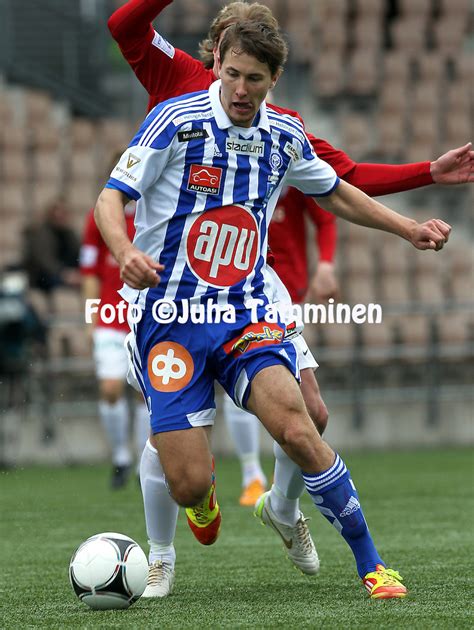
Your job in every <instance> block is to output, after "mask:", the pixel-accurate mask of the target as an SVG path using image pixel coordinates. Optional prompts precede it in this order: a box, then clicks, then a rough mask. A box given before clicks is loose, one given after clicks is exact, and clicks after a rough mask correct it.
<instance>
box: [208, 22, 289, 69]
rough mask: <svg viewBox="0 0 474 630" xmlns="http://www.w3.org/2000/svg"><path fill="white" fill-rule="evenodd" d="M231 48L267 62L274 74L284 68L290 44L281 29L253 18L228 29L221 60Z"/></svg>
mask: <svg viewBox="0 0 474 630" xmlns="http://www.w3.org/2000/svg"><path fill="white" fill-rule="evenodd" d="M230 49H232V51H233V52H235V53H236V54H241V53H245V54H247V55H249V56H251V57H255V58H256V59H258V60H259V61H260V62H261V63H265V64H267V65H268V67H269V68H270V72H271V74H272V76H274V75H275V74H276V73H277V72H278V71H281V70H283V66H284V65H285V61H286V58H287V57H288V46H287V45H286V42H285V40H284V39H283V37H282V35H281V33H280V31H279V30H278V29H274V28H270V27H268V26H265V25H263V24H258V23H256V22H253V21H251V20H245V21H243V22H236V23H235V24H231V25H230V26H229V28H228V29H227V30H226V32H225V33H224V37H223V38H222V41H221V43H220V46H219V55H220V58H221V61H223V60H224V58H225V56H226V53H227V51H229V50H230Z"/></svg>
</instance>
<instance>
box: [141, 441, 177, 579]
mask: <svg viewBox="0 0 474 630" xmlns="http://www.w3.org/2000/svg"><path fill="white" fill-rule="evenodd" d="M140 485H141V489H142V496H143V507H144V509H145V522H146V533H147V535H148V543H149V545H150V553H149V555H148V560H149V562H150V564H151V563H152V562H155V560H162V561H163V562H167V563H168V564H171V565H172V566H173V567H174V563H175V560H176V552H175V550H174V546H173V541H174V537H175V533H176V523H177V521H178V513H179V506H178V504H177V503H176V501H174V500H173V499H172V498H171V496H170V493H169V492H168V487H167V485H166V480H165V475H164V473H163V468H162V467H161V463H160V458H159V456H158V453H157V451H156V449H155V448H153V446H152V445H151V444H150V442H149V441H147V443H146V444H145V448H144V449H143V453H142V458H141V462H140Z"/></svg>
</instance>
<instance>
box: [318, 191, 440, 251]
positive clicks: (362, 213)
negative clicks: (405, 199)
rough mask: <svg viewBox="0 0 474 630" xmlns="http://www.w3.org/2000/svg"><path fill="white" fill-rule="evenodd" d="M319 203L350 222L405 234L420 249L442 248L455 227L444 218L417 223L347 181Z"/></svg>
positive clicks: (320, 198) (402, 235)
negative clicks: (442, 219) (452, 227)
mask: <svg viewBox="0 0 474 630" xmlns="http://www.w3.org/2000/svg"><path fill="white" fill-rule="evenodd" d="M318 203H319V204H320V205H321V206H322V207H323V208H325V209H326V210H328V211H329V212H333V213H334V214H336V215H337V216H338V217H341V218H342V219H345V220H346V221H351V222H352V223H357V224H358V225H363V226H365V227H370V228H375V229H378V230H384V231H385V232H391V233H393V234H396V235H398V236H401V237H402V238H404V239H406V240H407V241H410V243H412V245H414V247H416V248H417V249H434V250H436V251H438V250H440V249H442V247H443V245H444V244H445V243H446V242H447V240H448V238H449V234H450V232H451V226H450V225H448V224H447V223H445V222H444V221H441V220H440V219H431V220H429V221H425V223H421V224H420V223H417V221H415V220H413V219H409V218H407V217H404V216H402V215H401V214H398V213H397V212H395V211H393V210H391V209H390V208H387V207H386V206H384V205H382V204H381V203H379V202H378V201H375V199H371V198H370V197H368V196H367V195H366V194H365V193H363V192H362V191H360V190H359V189H357V188H355V187H354V186H351V185H350V184H348V183H347V182H344V181H340V182H339V185H338V186H337V187H336V188H335V189H334V191H333V192H332V193H331V194H330V195H328V196H326V197H319V198H318Z"/></svg>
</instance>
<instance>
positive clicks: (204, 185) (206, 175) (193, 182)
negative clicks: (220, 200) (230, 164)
mask: <svg viewBox="0 0 474 630" xmlns="http://www.w3.org/2000/svg"><path fill="white" fill-rule="evenodd" d="M221 179H222V169H221V168H217V167H216V166H203V165H202V164H191V169H190V171H189V178H188V190H193V191H194V192H203V193H207V194H208V195H218V194H219V190H220V187H221Z"/></svg>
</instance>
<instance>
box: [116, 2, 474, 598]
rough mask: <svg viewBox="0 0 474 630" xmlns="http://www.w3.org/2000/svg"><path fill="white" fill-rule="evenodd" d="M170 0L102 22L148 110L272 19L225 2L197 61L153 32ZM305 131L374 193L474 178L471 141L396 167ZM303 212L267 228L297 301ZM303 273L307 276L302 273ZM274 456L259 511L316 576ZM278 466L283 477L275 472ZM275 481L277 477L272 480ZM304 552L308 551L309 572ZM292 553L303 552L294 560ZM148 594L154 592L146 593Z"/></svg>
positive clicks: (304, 531) (314, 401)
mask: <svg viewBox="0 0 474 630" xmlns="http://www.w3.org/2000/svg"><path fill="white" fill-rule="evenodd" d="M171 2H172V0H130V1H129V2H128V3H126V4H125V5H124V6H122V7H121V8H120V9H118V10H117V11H116V12H115V13H114V14H113V15H112V16H111V17H110V19H109V22H108V25H109V28H110V31H111V33H112V36H113V37H114V39H115V40H116V41H117V43H118V44H119V46H120V49H121V51H122V53H123V55H124V57H125V59H126V60H127V61H128V63H129V64H130V65H131V67H132V69H133V71H134V72H135V74H136V76H137V77H138V79H139V80H140V81H141V83H142V84H143V86H144V87H145V89H146V90H147V92H148V94H149V96H150V98H149V109H151V108H152V107H153V106H154V105H156V104H157V103H159V102H162V101H163V100H166V99H168V98H171V97H173V96H177V95H180V94H183V93H186V92H193V91H198V90H204V89H207V88H208V87H209V85H210V84H211V83H212V82H214V81H215V80H216V78H217V76H216V75H217V72H216V62H217V46H218V43H219V41H220V38H221V36H222V34H223V32H224V31H225V29H226V28H227V27H228V26H229V25H230V24H232V23H234V22H236V21H238V20H240V19H255V20H257V21H260V22H263V23H266V22H267V21H268V20H273V23H274V24H277V23H276V20H275V19H274V18H273V16H272V14H271V12H270V11H269V9H268V8H267V7H265V6H263V5H258V4H257V3H254V4H252V5H249V4H247V3H245V2H234V3H232V4H229V5H227V6H226V7H224V8H223V9H222V10H221V11H220V12H219V14H218V16H217V17H216V19H215V20H214V22H213V23H212V25H211V29H210V32H209V36H208V38H207V39H206V40H204V41H203V42H202V44H201V50H200V52H201V59H202V61H198V60H196V59H194V58H193V57H191V56H190V55H188V54H187V53H185V52H183V51H181V50H179V49H175V48H174V47H173V46H172V45H171V44H170V43H169V42H167V41H166V40H165V39H164V38H163V37H162V36H161V35H160V34H159V33H157V32H156V31H155V30H154V28H153V26H152V24H151V22H152V20H154V19H155V18H156V17H157V15H158V14H159V13H160V12H161V11H162V10H163V9H164V8H165V7H166V6H167V5H169V4H170V3H171ZM271 107H273V108H274V109H275V110H277V111H279V112H285V113H291V114H293V115H296V116H298V114H297V113H296V112H291V111H290V110H287V109H283V108H280V107H277V106H276V105H271ZM307 135H308V137H309V139H310V141H311V144H312V145H313V148H314V149H315V151H316V153H317V154H318V156H319V157H320V158H322V159H323V160H325V161H326V162H328V163H329V164H331V166H332V167H333V168H334V169H335V170H336V172H337V174H338V175H339V176H340V177H341V178H343V179H345V180H346V181H348V182H350V183H351V184H353V185H354V186H357V187H358V188H360V189H361V190H363V191H364V192H366V193H367V194H369V195H372V196H376V195H382V194H388V193H394V192H400V191H403V190H409V189H412V188H416V187H419V186H424V185H428V184H432V183H433V182H437V183H444V184H457V183H463V182H465V181H472V180H473V179H474V176H473V174H472V165H473V162H474V153H473V152H472V151H470V145H466V146H464V147H461V148H460V149H456V150H454V151H450V152H448V153H446V154H445V155H443V156H441V157H440V158H438V160H435V161H434V162H431V163H430V162H429V161H426V162H421V163H417V164H405V165H400V166H397V165H379V164H357V163H356V162H354V161H353V160H352V159H351V158H349V156H347V155H346V154H345V153H344V152H343V151H340V150H338V149H335V148H334V147H332V146H331V145H330V144H329V143H327V142H326V141H324V140H321V139H318V138H315V137H314V136H313V135H312V134H309V133H308V134H307ZM290 198H291V197H290ZM303 211H304V208H303V207H302V206H299V205H295V204H293V205H292V209H291V218H290V216H289V215H290V213H288V218H287V220H286V221H285V222H284V223H282V225H281V226H280V227H281V230H280V234H281V235H282V238H281V240H280V241H279V242H277V241H275V238H278V236H277V234H276V231H275V230H273V235H272V234H271V233H270V241H269V242H270V247H271V248H272V249H278V250H280V251H281V252H282V253H283V254H284V255H285V259H286V262H283V259H281V258H280V260H279V261H278V260H277V263H276V264H277V269H278V271H279V272H280V273H281V274H282V280H283V281H284V282H285V284H289V285H290V288H291V291H292V293H293V295H292V297H293V298H294V299H296V300H297V301H299V300H301V297H300V296H301V294H304V293H305V291H306V289H307V286H303V284H302V283H301V284H300V283H298V284H297V285H296V286H295V285H294V283H293V285H292V283H291V278H289V277H288V274H287V270H288V269H290V268H291V269H294V267H295V264H297V262H296V261H298V267H299V268H302V267H304V268H306V257H305V252H304V249H303V248H297V249H296V250H293V249H290V248H289V247H288V243H289V242H298V243H303V242H305V234H304V222H303V221H300V220H299V219H297V217H295V216H294V213H295V212H296V213H298V214H299V215H302V213H303ZM322 212H323V211H322ZM271 232H272V229H271ZM290 235H291V237H290ZM303 278H307V276H306V275H303ZM327 297H329V295H328V296H327ZM303 367H306V368H308V369H302V372H301V377H302V392H303V395H304V398H305V402H306V404H307V407H308V411H309V413H310V416H311V417H312V419H313V421H314V422H315V424H316V426H317V427H318V429H319V431H320V432H321V433H322V431H324V428H325V426H326V423H327V410H326V407H325V405H324V402H323V401H322V398H321V396H320V393H319V388H318V386H317V382H316V379H315V377H314V372H313V369H311V368H312V366H303ZM275 454H276V457H277V464H276V470H275V483H274V486H273V488H272V494H271V512H270V511H269V510H268V509H266V510H265V513H266V514H271V515H272V517H274V518H272V521H271V525H272V526H273V527H274V528H275V529H276V531H278V532H279V533H280V535H281V536H282V537H284V538H286V539H291V540H292V541H293V545H292V549H293V551H290V552H289V556H290V558H291V560H292V561H293V562H294V563H295V564H296V565H297V566H299V568H301V569H302V570H303V571H304V572H308V573H315V572H316V571H317V569H318V566H319V563H318V561H317V555H316V552H315V550H314V545H313V544H312V541H311V537H310V535H309V530H308V528H307V526H306V525H305V521H304V518H303V515H302V514H301V512H299V507H298V505H299V504H298V497H299V496H300V494H301V493H302V491H303V485H302V480H301V474H300V471H299V470H298V469H297V467H296V466H294V465H293V464H292V462H291V460H289V459H288V458H287V457H286V455H285V454H284V452H283V451H282V449H280V448H279V447H278V446H277V447H276V450H275ZM149 460H150V466H151V467H152V466H153V465H156V466H158V468H157V470H156V471H155V472H153V471H152V468H150V473H149V475H150V476H153V475H154V474H155V473H156V474H158V473H159V464H156V463H155V464H152V463H151V462H152V461H153V462H156V458H154V459H153V458H149ZM279 466H280V471H282V475H278V474H277V470H278V467H279ZM279 479H281V482H278V480H279ZM146 503H147V499H146V497H145V512H147V505H146ZM259 506H260V503H259ZM267 506H268V507H269V506H270V497H269V496H268V493H267V496H265V507H267ZM260 507H262V506H260ZM260 513H262V510H260ZM277 515H278V519H277V518H276V517H277ZM147 524H148V519H147ZM305 549H306V550H309V551H310V555H312V558H311V562H310V568H309V570H308V564H307V560H308V557H307V554H306V556H305ZM152 550H153V545H152ZM161 551H163V553H161V554H159V553H156V554H152V555H151V559H152V560H154V559H155V558H156V559H157V563H158V565H159V566H160V572H161V573H160V575H161V574H162V571H163V567H164V568H165V569H166V570H168V565H167V562H168V560H169V559H170V558H169V555H167V554H168V552H167V551H166V549H164V548H162V550H161ZM173 553H174V550H173ZM298 554H301V556H300V557H299V556H298ZM162 560H163V562H162ZM173 564H174V559H173ZM150 575H152V573H151V574H150ZM147 590H148V589H147ZM158 590H159V589H158ZM156 593H157V594H158V595H159V596H163V595H166V594H168V593H169V588H167V587H165V588H164V589H162V590H161V591H160V593H158V591H156ZM149 596H153V595H152V592H151V591H150V595H149Z"/></svg>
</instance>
